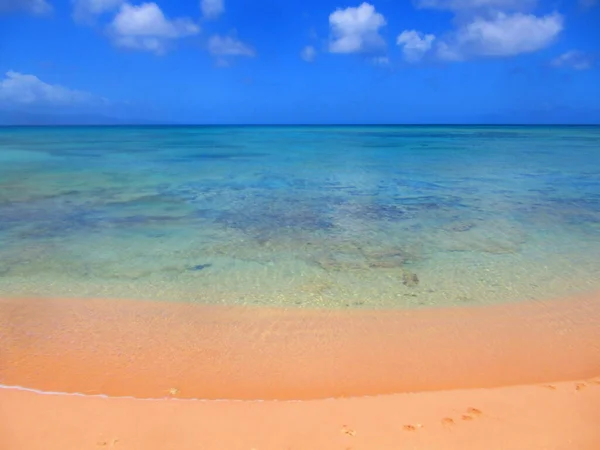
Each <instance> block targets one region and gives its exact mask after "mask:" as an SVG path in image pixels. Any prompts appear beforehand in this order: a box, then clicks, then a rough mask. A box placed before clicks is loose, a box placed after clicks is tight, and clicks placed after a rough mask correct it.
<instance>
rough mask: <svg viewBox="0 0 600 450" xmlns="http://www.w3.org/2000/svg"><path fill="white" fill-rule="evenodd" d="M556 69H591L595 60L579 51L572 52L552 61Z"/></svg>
mask: <svg viewBox="0 0 600 450" xmlns="http://www.w3.org/2000/svg"><path fill="white" fill-rule="evenodd" d="M552 65H553V66H554V67H571V68H573V69H575V70H587V69H591V68H592V66H593V65H594V58H593V57H592V56H591V55H588V54H587V53H584V52H582V51H579V50H571V51H568V52H565V53H563V54H562V55H560V56H559V57H557V58H555V59H554V60H553V61H552Z"/></svg>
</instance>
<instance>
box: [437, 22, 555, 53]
mask: <svg viewBox="0 0 600 450" xmlns="http://www.w3.org/2000/svg"><path fill="white" fill-rule="evenodd" d="M562 29H563V17H562V16H561V15H560V14H558V13H554V14H549V15H547V16H543V17H538V16H535V15H533V14H522V13H516V14H511V15H508V14H505V13H500V12H498V13H496V14H495V15H494V17H493V18H489V19H486V18H482V17H476V18H475V19H473V20H472V21H470V22H468V23H466V24H465V25H463V26H461V27H460V28H459V29H458V30H457V31H456V32H455V33H453V35H451V36H450V37H449V38H448V39H446V40H444V41H442V42H440V44H439V45H438V47H437V53H438V56H439V57H440V58H441V59H446V60H456V61H460V60H464V59H468V58H469V57H472V56H496V57H501V56H514V55H518V54H520V53H530V52H534V51H537V50H540V49H542V48H544V47H546V46H548V45H550V44H551V43H552V42H553V41H554V39H555V38H556V36H558V34H559V33H560V32H561V31H562Z"/></svg>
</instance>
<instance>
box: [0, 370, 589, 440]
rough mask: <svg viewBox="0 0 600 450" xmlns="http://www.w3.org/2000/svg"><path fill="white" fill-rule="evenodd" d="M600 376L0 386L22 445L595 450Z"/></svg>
mask: <svg viewBox="0 0 600 450" xmlns="http://www.w3.org/2000/svg"><path fill="white" fill-rule="evenodd" d="M598 417H600V377H598V378H596V379H592V380H585V381H578V382H575V381H572V382H563V383H557V384H545V385H529V386H512V387H501V388H493V389H470V390H455V391H438V392H421V393H416V394H393V395H385V396H379V397H371V398H352V399H335V400H333V399H331V400H310V401H301V402H280V401H265V402H246V401H195V400H189V401H186V400H176V399H168V400H150V401H145V400H136V399H123V398H98V397H85V396H84V397H77V396H67V395H44V394H36V393H32V392H25V391H17V390H11V389H0V446H1V447H2V448H6V449H10V450H12V449H19V450H39V449H42V448H43V449H44V450H86V449H90V450H91V449H96V450H97V449H99V448H109V449H127V450H163V449H167V448H173V449H177V450H197V449H203V450H213V449H214V450H238V449H239V450H249V449H255V450H281V449H310V450H348V449H353V450H356V449H365V450H371V449H378V450H395V449H398V448H411V449H422V450H505V449H508V448H509V449H511V450H549V449H553V450H558V449H577V450H596V449H598V448H599V447H600V429H599V428H598V426H597V425H598V422H597V418H598Z"/></svg>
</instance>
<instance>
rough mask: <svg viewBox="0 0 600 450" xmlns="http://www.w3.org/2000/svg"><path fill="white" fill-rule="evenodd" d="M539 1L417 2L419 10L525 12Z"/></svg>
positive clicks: (439, 0) (423, 0) (463, 0)
mask: <svg viewBox="0 0 600 450" xmlns="http://www.w3.org/2000/svg"><path fill="white" fill-rule="evenodd" d="M536 3H537V0H416V5H417V7H419V8H431V9H444V10H449V11H469V10H471V11H472V10H479V11H481V10H486V9H492V10H496V11H509V10H513V11H523V10H528V9H530V8H532V7H534V6H535V4H536Z"/></svg>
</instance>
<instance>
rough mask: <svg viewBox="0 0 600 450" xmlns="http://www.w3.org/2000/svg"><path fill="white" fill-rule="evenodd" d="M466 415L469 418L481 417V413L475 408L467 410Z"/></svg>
mask: <svg viewBox="0 0 600 450" xmlns="http://www.w3.org/2000/svg"><path fill="white" fill-rule="evenodd" d="M467 414H469V415H471V416H481V415H482V414H483V413H482V412H481V411H480V410H479V409H477V408H468V409H467Z"/></svg>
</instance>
